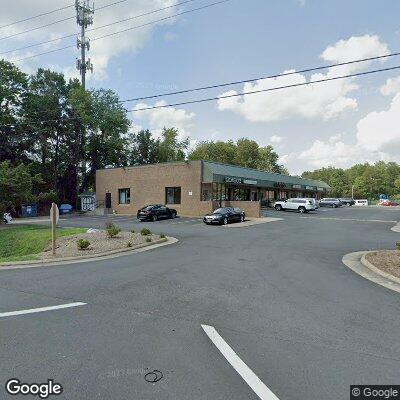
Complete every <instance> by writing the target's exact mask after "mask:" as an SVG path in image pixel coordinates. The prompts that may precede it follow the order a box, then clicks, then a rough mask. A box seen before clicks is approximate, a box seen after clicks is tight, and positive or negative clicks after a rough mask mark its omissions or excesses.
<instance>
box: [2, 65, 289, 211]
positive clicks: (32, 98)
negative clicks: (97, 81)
mask: <svg viewBox="0 0 400 400" xmlns="http://www.w3.org/2000/svg"><path fill="white" fill-rule="evenodd" d="M132 128H133V127H132V123H131V120H130V119H129V117H128V111H127V110H126V109H125V108H124V106H123V103H122V102H121V101H120V99H119V96H118V95H117V94H116V93H115V92H114V91H112V90H108V89H92V90H84V89H83V88H82V86H81V84H80V82H79V81H78V80H77V79H70V80H67V79H66V78H65V77H64V75H63V74H62V73H59V72H55V71H52V70H49V69H43V68H39V69H38V70H37V71H36V73H34V74H32V75H28V74H26V73H24V72H22V71H21V70H20V69H19V68H18V67H17V66H15V65H14V64H12V63H10V62H8V61H5V60H0V208H1V210H4V209H11V208H14V209H16V211H18V209H19V208H20V206H21V204H22V203H24V202H38V203H39V204H42V205H43V207H45V205H46V203H47V204H48V203H50V202H51V201H58V202H65V203H70V204H72V205H73V206H76V205H77V197H78V195H79V194H80V193H82V192H84V191H86V190H94V189H95V172H96V170H97V169H101V168H106V167H122V166H128V165H138V164H151V163H160V162H170V161H183V160H185V159H190V160H195V159H201V158H203V159H206V160H213V161H220V162H227V163H230V164H235V165H242V166H245V167H251V168H258V169H262V170H266V171H272V172H286V170H285V169H284V168H283V166H281V165H279V164H278V162H277V160H278V155H277V153H275V152H274V150H273V148H272V147H271V146H267V147H259V146H258V144H257V143H256V142H254V141H252V140H249V139H245V138H244V139H240V140H239V141H237V143H234V142H233V141H228V142H200V143H198V144H197V145H196V146H195V147H194V148H193V149H190V148H189V140H188V139H187V138H186V139H181V138H180V135H179V131H178V129H176V128H174V127H165V128H164V129H163V130H162V132H161V134H160V135H159V137H155V136H154V135H153V134H152V133H151V132H150V131H149V130H141V131H140V132H136V133H132ZM1 210H0V212H1Z"/></svg>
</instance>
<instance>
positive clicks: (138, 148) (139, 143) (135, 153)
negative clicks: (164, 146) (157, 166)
mask: <svg viewBox="0 0 400 400" xmlns="http://www.w3.org/2000/svg"><path fill="white" fill-rule="evenodd" d="M129 142H130V145H131V151H130V155H129V164H131V165H140V164H154V163H157V162H158V160H159V158H158V155H159V148H160V140H159V139H156V138H154V137H153V135H152V134H151V132H150V131H149V130H148V129H146V130H141V131H139V132H138V133H134V134H131V135H130V138H129Z"/></svg>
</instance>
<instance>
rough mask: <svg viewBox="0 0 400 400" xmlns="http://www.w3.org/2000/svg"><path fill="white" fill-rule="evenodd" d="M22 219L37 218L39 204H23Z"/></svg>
mask: <svg viewBox="0 0 400 400" xmlns="http://www.w3.org/2000/svg"><path fill="white" fill-rule="evenodd" d="M21 211H22V218H30V217H37V215H38V212H37V204H22V206H21Z"/></svg>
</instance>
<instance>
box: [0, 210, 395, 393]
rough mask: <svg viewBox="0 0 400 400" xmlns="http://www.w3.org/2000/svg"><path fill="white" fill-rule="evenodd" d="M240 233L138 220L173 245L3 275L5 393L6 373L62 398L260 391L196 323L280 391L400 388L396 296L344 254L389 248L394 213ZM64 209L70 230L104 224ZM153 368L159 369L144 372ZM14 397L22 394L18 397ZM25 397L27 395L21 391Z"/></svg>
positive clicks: (289, 218)
mask: <svg viewBox="0 0 400 400" xmlns="http://www.w3.org/2000/svg"><path fill="white" fill-rule="evenodd" d="M269 215H270V216H274V217H275V216H279V217H281V218H284V219H283V220H282V221H278V222H273V223H268V224H262V225H255V226H252V227H248V228H242V229H229V228H223V227H217V226H215V227H213V226H204V225H203V224H201V223H200V222H199V221H198V220H197V219H185V218H182V219H176V220H174V221H160V222H156V223H148V224H147V223H145V224H141V223H137V222H136V220H135V219H134V218H126V217H116V218H115V219H116V221H117V223H118V224H119V225H120V226H121V227H123V228H124V229H132V227H134V228H135V229H137V228H140V227H142V226H149V227H151V229H152V230H153V231H154V232H163V233H165V234H169V235H173V236H176V237H178V238H179V239H180V241H179V243H178V244H176V245H172V246H166V247H163V248H159V249H156V250H154V251H148V252H144V253H139V254H135V255H134V256H124V257H121V258H116V259H112V260H106V261H96V262H91V263H82V264H74V265H68V266H59V267H43V268H32V269H20V270H9V271H0V278H1V279H0V313H4V312H8V311H15V310H23V309H32V308H37V307H48V306H54V305H59V304H64V303H71V302H84V303H87V304H86V305H84V306H80V307H75V308H69V309H61V310H56V311H48V312H42V313H35V314H27V315H19V316H9V317H6V318H0V360H1V364H0V365H1V368H0V382H2V383H1V385H0V398H1V399H3V398H4V399H8V398H12V397H11V396H8V395H7V394H6V393H5V391H4V389H3V388H4V383H5V381H6V380H7V379H9V378H11V377H18V378H19V379H21V380H23V381H25V382H33V381H36V382H41V381H46V380H47V379H48V378H54V379H55V380H56V381H57V382H60V383H61V384H62V385H63V387H64V394H63V395H62V396H60V397H59V398H63V399H77V400H82V399H162V400H165V399H167V400H168V399H171V400H172V399H174V400H175V399H213V400H219V399H221V400H225V399H257V398H258V397H257V396H256V395H255V393H254V392H253V391H252V390H251V389H250V387H249V386H247V385H246V384H245V383H244V381H243V380H242V378H241V377H240V376H239V375H238V374H237V372H236V371H235V370H234V369H233V368H232V367H231V366H230V365H229V364H228V362H227V361H226V360H225V358H224V357H223V356H222V355H221V353H219V351H218V350H217V348H216V347H215V346H214V345H213V343H212V342H211V341H210V339H209V338H208V337H207V336H206V335H205V333H204V332H203V330H202V329H201V324H207V325H211V326H214V327H215V328H216V329H217V331H218V333H219V334H220V335H221V336H222V338H223V339H224V340H225V341H226V342H227V343H228V344H229V345H230V346H231V347H232V348H233V349H234V351H235V352H236V353H237V355H238V356H239V357H240V358H241V359H242V360H243V361H244V362H245V363H246V364H247V365H248V366H249V368H251V370H252V371H253V372H254V373H255V374H256V375H257V376H258V377H259V378H260V380H261V381H262V382H263V383H264V384H265V385H267V386H268V388H269V389H270V390H272V391H273V392H274V393H275V394H276V396H277V397H278V398H279V399H280V400H313V399H324V400H328V399H332V400H338V399H348V398H349V385H350V384H400V335H399V332H400V319H399V315H400V297H399V295H398V293H395V292H392V291H390V290H388V289H385V288H382V287H380V286H377V285H375V284H373V283H372V282H370V281H367V280H365V279H363V278H361V277H360V276H358V275H355V274H354V273H353V272H352V271H350V270H349V269H347V268H346V267H345V266H344V265H343V264H342V263H341V258H342V256H343V255H344V254H345V253H348V252H352V251H357V250H368V249H372V248H394V246H395V242H396V240H399V234H396V233H395V232H392V231H390V227H391V226H392V225H393V222H390V221H397V220H400V213H399V212H398V211H397V212H393V211H389V210H379V209H367V210H364V209H354V208H351V209H350V208H343V209H338V210H331V209H322V210H320V211H318V212H316V213H313V214H311V213H310V214H307V215H300V214H297V213H290V212H285V213H282V212H281V213H277V212H275V211H270V212H269ZM104 222H105V221H104V218H88V217H80V218H69V219H67V220H64V221H62V224H63V225H64V226H88V227H89V226H90V227H102V226H104ZM153 369H158V370H160V371H162V373H163V379H161V380H160V381H159V382H157V383H155V384H151V383H148V382H146V381H145V379H144V375H145V373H146V372H147V371H151V370H153ZM14 398H18V397H14ZM21 398H26V397H21Z"/></svg>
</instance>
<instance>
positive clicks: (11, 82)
mask: <svg viewBox="0 0 400 400" xmlns="http://www.w3.org/2000/svg"><path fill="white" fill-rule="evenodd" d="M27 88H28V77H27V75H26V74H24V73H23V72H21V71H20V70H19V69H18V68H17V67H16V66H15V65H13V64H11V63H10V62H8V61H5V60H0V161H4V160H10V161H12V162H13V163H17V162H18V160H20V161H22V160H26V159H27V156H26V154H25V151H26V150H27V149H28V147H29V146H27V145H26V136H25V134H24V130H23V127H20V126H19V125H18V119H19V116H20V110H21V105H22V103H23V101H24V99H25V97H26V95H27Z"/></svg>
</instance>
